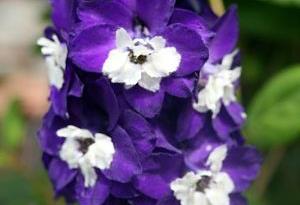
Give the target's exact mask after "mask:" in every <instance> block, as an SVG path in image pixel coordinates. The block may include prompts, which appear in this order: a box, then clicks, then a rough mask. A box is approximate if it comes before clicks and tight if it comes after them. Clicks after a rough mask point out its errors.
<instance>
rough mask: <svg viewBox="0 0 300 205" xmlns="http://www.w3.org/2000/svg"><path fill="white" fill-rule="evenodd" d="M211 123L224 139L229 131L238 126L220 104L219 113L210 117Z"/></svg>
mask: <svg viewBox="0 0 300 205" xmlns="http://www.w3.org/2000/svg"><path fill="white" fill-rule="evenodd" d="M212 123H213V127H214V129H215V131H216V132H217V133H218V135H219V137H220V138H222V139H225V138H226V137H227V136H228V135H229V133H230V132H232V131H234V130H235V129H237V128H238V125H236V124H235V122H234V121H233V119H232V117H231V116H230V115H229V113H228V112H227V110H226V108H225V106H222V108H221V110H220V112H219V114H218V115H217V116H216V117H215V118H213V119H212Z"/></svg>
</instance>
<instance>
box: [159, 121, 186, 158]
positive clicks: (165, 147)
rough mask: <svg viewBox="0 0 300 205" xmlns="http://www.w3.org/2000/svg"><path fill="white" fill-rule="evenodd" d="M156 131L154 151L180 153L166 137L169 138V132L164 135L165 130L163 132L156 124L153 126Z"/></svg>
mask: <svg viewBox="0 0 300 205" xmlns="http://www.w3.org/2000/svg"><path fill="white" fill-rule="evenodd" d="M155 133H156V137H157V140H156V152H160V153H181V150H179V149H177V148H176V147H175V146H173V145H172V144H171V143H170V142H169V141H168V138H170V135H172V134H170V133H168V136H166V131H165V132H163V131H162V129H161V128H159V127H158V126H157V127H156V128H155Z"/></svg>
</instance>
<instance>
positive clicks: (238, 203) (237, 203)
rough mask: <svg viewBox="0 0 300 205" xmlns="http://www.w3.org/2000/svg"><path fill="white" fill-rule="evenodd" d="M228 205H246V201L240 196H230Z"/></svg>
mask: <svg viewBox="0 0 300 205" xmlns="http://www.w3.org/2000/svg"><path fill="white" fill-rule="evenodd" d="M230 205H247V200H246V198H245V197H244V196H242V195H241V194H230Z"/></svg>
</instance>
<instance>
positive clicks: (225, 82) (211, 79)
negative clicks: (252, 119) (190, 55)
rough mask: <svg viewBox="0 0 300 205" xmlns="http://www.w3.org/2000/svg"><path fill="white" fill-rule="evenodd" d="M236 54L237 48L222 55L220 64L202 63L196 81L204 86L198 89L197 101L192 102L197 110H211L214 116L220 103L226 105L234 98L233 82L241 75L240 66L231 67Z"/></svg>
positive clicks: (218, 109) (219, 107)
mask: <svg viewBox="0 0 300 205" xmlns="http://www.w3.org/2000/svg"><path fill="white" fill-rule="evenodd" d="M236 54H237V50H236V51H234V52H233V53H231V54H228V55H226V56H224V58H223V60H222V62H221V64H216V65H213V64H210V63H206V64H205V65H204V67H203V69H202V70H201V71H200V77H199V82H198V83H199V86H203V87H204V88H203V89H201V90H200V91H199V93H198V96H197V97H198V99H197V102H194V103H193V107H194V108H195V109H196V110H197V111H199V112H207V111H211V112H212V113H213V117H216V116H217V114H218V113H219V111H220V109H221V105H222V103H224V104H225V106H228V105H229V104H230V103H231V102H234V101H235V100H236V97H235V85H234V83H235V82H236V81H237V80H238V79H239V77H240V75H241V67H236V68H233V69H231V68H232V63H233V60H234V57H235V55H236ZM205 81H206V82H205Z"/></svg>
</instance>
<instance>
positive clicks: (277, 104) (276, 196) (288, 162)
mask: <svg viewBox="0 0 300 205" xmlns="http://www.w3.org/2000/svg"><path fill="white" fill-rule="evenodd" d="M212 2H213V0H212ZM215 2H218V1H215ZM224 3H225V6H226V7H227V6H228V5H230V4H231V3H236V4H237V5H238V7H239V16H240V24H241V35H240V45H239V47H240V49H241V52H242V56H243V61H242V64H243V75H242V80H241V84H242V86H241V90H240V99H241V101H242V102H243V104H244V105H245V106H246V109H247V114H248V121H247V124H246V126H245V129H244V133H245V136H246V137H247V140H248V142H249V143H252V144H254V145H256V146H258V147H259V149H260V150H261V152H262V153H263V155H264V158H265V161H264V166H263V168H262V172H261V175H260V176H259V178H258V179H257V181H256V182H255V183H254V184H253V186H252V188H251V189H250V190H249V192H248V193H247V195H248V198H249V202H250V205H283V204H284V205H299V204H300V194H299V193H300V192H299V190H300V0H225V1H224ZM16 8H18V9H17V11H14V10H15V9H16ZM12 11H14V12H12ZM48 15H49V7H48V6H47V2H46V1H41V0H1V1H0V19H1V20H0V24H1V26H2V28H3V27H4V28H3V29H2V31H1V33H0V44H1V47H0V204H1V205H56V204H57V205H58V204H64V202H63V201H62V200H59V201H54V200H53V196H52V190H51V184H50V183H49V181H48V178H47V176H46V173H45V171H44V169H43V167H42V165H41V163H40V152H39V149H38V145H37V142H36V130H37V128H38V127H39V124H40V120H41V117H42V114H43V113H44V112H45V110H46V109H47V106H48V105H47V102H46V96H47V92H48V91H47V83H45V82H47V81H46V78H45V71H43V70H44V69H42V68H44V65H43V64H42V61H41V59H40V56H38V55H37V54H36V52H35V50H36V49H35V47H34V46H33V45H34V44H35V40H36V39H37V38H38V37H39V35H41V31H42V29H43V27H44V26H46V25H47V23H48V22H47V21H46V20H45V19H46V17H47V16H48ZM20 19H21V20H20ZM26 22H27V23H26ZM19 25H20V26H19ZM28 33H29V34H28ZM12 53H14V54H12Z"/></svg>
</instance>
